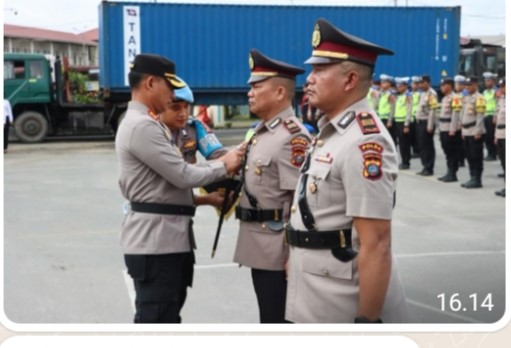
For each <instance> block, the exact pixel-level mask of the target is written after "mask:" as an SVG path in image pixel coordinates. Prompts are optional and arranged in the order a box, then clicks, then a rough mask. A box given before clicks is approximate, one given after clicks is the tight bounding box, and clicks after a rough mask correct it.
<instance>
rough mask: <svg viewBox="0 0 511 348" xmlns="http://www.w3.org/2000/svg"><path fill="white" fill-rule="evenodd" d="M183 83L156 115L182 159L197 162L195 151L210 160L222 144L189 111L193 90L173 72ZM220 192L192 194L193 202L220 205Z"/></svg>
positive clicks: (220, 153) (221, 153)
mask: <svg viewBox="0 0 511 348" xmlns="http://www.w3.org/2000/svg"><path fill="white" fill-rule="evenodd" d="M176 80H179V81H180V82H181V83H182V84H183V85H184V87H183V88H180V89H177V90H175V91H174V98H173V99H172V103H171V104H170V105H168V106H167V108H166V109H165V111H164V112H163V113H161V114H160V115H159V117H160V122H161V123H163V125H164V127H165V128H166V131H167V132H168V134H169V138H170V139H171V140H172V142H173V143H174V144H175V145H176V146H177V147H178V148H179V150H180V151H181V154H182V155H183V159H184V160H185V161H186V162H188V163H197V151H198V152H199V153H200V154H201V155H202V156H203V157H204V158H205V159H206V160H212V159H216V158H219V157H221V156H222V155H224V154H225V153H226V152H227V150H226V149H225V148H224V146H223V145H222V143H221V142H220V140H218V138H217V136H216V135H215V133H213V132H212V131H211V129H210V128H209V127H208V126H207V125H206V124H205V123H204V122H202V121H201V120H199V119H197V118H195V117H193V116H191V115H190V111H191V106H192V104H193V102H194V98H193V92H192V90H191V89H190V87H189V86H188V84H187V83H186V82H185V81H184V80H183V79H181V78H179V77H177V76H176ZM223 198H224V197H223V195H222V194H221V193H220V192H211V193H208V194H203V195H196V196H195V197H194V203H195V205H203V204H209V205H213V206H215V207H220V206H221V205H222V203H223Z"/></svg>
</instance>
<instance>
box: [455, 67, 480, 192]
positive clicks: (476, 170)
mask: <svg viewBox="0 0 511 348" xmlns="http://www.w3.org/2000/svg"><path fill="white" fill-rule="evenodd" d="M477 84H478V80H477V77H475V76H473V77H467V78H466V79H465V86H466V88H467V92H468V94H467V95H466V96H465V98H464V99H463V109H462V111H461V127H462V129H461V135H462V137H463V144H464V146H465V154H466V155H467V160H468V166H469V172H470V180H469V181H467V182H465V183H463V184H461V186H462V187H465V188H469V189H471V188H479V187H482V186H483V185H482V182H481V176H482V174H483V152H484V150H483V147H484V136H485V133H486V130H485V128H484V113H485V110H486V101H485V99H484V97H483V96H482V94H481V93H479V91H478V87H477Z"/></svg>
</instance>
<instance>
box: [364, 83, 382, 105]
mask: <svg viewBox="0 0 511 348" xmlns="http://www.w3.org/2000/svg"><path fill="white" fill-rule="evenodd" d="M380 88H381V81H380V80H379V79H377V78H373V84H372V85H371V88H369V91H368V92H367V99H368V101H369V105H370V106H371V108H373V109H376V107H377V105H378V99H379V98H380Z"/></svg>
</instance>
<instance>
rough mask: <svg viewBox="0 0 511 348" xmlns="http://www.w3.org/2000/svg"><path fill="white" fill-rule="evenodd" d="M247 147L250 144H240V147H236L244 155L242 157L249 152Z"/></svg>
mask: <svg viewBox="0 0 511 348" xmlns="http://www.w3.org/2000/svg"><path fill="white" fill-rule="evenodd" d="M247 145H248V142H246V141H244V142H242V143H241V144H239V145H238V146H236V150H239V151H241V152H242V153H243V154H242V156H244V155H245V152H246V151H247Z"/></svg>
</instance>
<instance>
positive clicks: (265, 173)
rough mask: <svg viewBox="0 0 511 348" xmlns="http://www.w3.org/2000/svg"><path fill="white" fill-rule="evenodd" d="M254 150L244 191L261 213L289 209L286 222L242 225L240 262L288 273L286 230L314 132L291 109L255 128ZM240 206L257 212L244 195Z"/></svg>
mask: <svg viewBox="0 0 511 348" xmlns="http://www.w3.org/2000/svg"><path fill="white" fill-rule="evenodd" d="M254 131H255V134H254V136H253V138H252V139H253V140H252V145H251V147H250V149H249V153H248V158H247V164H246V167H245V168H244V170H245V181H244V185H245V187H246V189H247V190H248V192H249V193H250V194H251V195H253V196H254V197H255V198H256V199H257V202H258V203H259V206H260V208H261V209H283V210H284V212H283V216H284V221H280V222H273V221H267V222H263V223H260V222H246V221H240V230H239V235H238V241H237V245H236V250H235V254H234V262H236V263H239V264H240V265H243V266H247V267H251V268H256V269H263V270H272V271H281V270H284V265H285V263H286V261H287V258H288V255H289V248H288V246H287V245H286V244H285V243H284V233H283V224H284V222H286V221H287V220H288V218H289V211H290V206H291V202H292V199H293V191H294V189H295V187H296V183H297V181H298V176H299V169H300V166H301V164H302V162H303V160H304V158H305V153H306V150H307V148H308V146H309V143H310V135H309V132H308V131H307V130H306V129H305V127H304V126H303V125H302V124H301V123H300V121H299V120H298V119H297V118H296V117H295V115H294V112H293V109H292V108H291V107H288V108H286V109H285V110H283V111H282V112H280V113H279V114H278V115H276V116H275V117H273V118H272V119H271V120H269V121H267V122H261V123H260V124H259V125H258V126H257V127H256V128H255V130H254ZM239 206H240V207H242V208H246V209H255V208H253V207H252V206H251V205H250V203H249V201H248V199H247V197H246V194H245V193H244V191H243V190H242V195H241V199H240V203H239Z"/></svg>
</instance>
